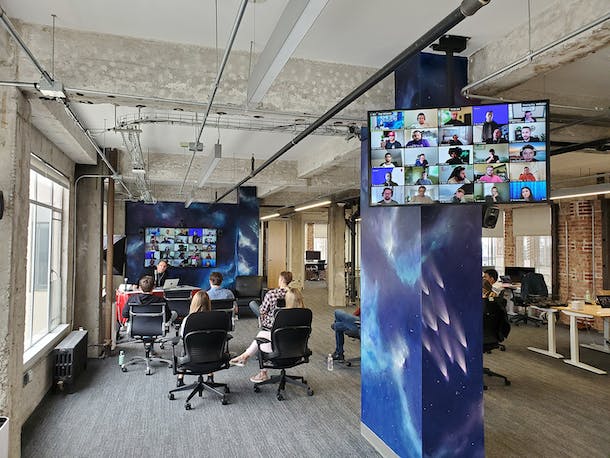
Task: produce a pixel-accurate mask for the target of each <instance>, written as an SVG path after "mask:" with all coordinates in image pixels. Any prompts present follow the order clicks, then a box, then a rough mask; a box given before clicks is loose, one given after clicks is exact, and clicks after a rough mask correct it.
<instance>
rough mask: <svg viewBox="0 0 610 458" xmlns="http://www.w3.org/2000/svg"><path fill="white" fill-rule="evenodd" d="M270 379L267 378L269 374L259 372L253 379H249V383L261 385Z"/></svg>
mask: <svg viewBox="0 0 610 458" xmlns="http://www.w3.org/2000/svg"><path fill="white" fill-rule="evenodd" d="M270 378H271V377H269V374H267V373H266V372H259V373H258V374H256V375H255V376H254V377H250V381H251V382H252V383H262V382H266V381H267V380H269V379H270Z"/></svg>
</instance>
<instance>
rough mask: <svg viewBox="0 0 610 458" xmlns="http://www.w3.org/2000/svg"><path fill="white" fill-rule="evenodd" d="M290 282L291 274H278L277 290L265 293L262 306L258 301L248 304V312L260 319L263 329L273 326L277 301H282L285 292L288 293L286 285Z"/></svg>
mask: <svg viewBox="0 0 610 458" xmlns="http://www.w3.org/2000/svg"><path fill="white" fill-rule="evenodd" d="M291 281H292V272H286V271H284V272H280V277H279V279H278V285H280V286H279V287H278V288H275V289H271V290H269V291H267V294H265V297H264V298H263V303H262V305H261V304H260V303H259V302H258V301H252V302H250V304H249V305H250V310H252V313H254V314H255V315H256V316H257V317H259V318H260V323H261V326H262V327H263V328H267V329H271V326H272V325H273V315H274V314H275V311H276V310H277V308H278V306H277V301H278V300H279V299H284V297H285V296H286V291H288V285H289V284H290V282H291Z"/></svg>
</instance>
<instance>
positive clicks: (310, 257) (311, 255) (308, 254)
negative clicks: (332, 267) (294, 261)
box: [305, 250, 321, 261]
mask: <svg viewBox="0 0 610 458" xmlns="http://www.w3.org/2000/svg"><path fill="white" fill-rule="evenodd" d="M320 255H321V253H320V252H319V251H313V250H307V251H305V259H306V260H307V261H318V260H319V259H320Z"/></svg>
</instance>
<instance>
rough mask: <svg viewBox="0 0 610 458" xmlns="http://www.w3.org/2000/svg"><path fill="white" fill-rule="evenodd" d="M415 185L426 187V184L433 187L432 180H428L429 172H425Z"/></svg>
mask: <svg viewBox="0 0 610 458" xmlns="http://www.w3.org/2000/svg"><path fill="white" fill-rule="evenodd" d="M415 184H417V185H424V184H427V185H431V184H432V180H431V179H430V178H428V172H426V171H425V170H424V171H423V172H422V173H421V176H420V177H419V178H418V179H417V181H416V182H415Z"/></svg>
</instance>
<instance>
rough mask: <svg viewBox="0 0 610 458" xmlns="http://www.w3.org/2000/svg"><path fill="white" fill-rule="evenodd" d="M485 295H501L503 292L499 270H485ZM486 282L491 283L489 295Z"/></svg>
mask: <svg viewBox="0 0 610 458" xmlns="http://www.w3.org/2000/svg"><path fill="white" fill-rule="evenodd" d="M483 280H484V281H483V297H499V296H500V295H501V294H502V290H503V289H504V288H503V287H502V283H501V282H499V281H498V271H497V270H496V269H487V270H486V271H485V272H483ZM485 282H487V283H488V284H489V288H488V292H487V295H485Z"/></svg>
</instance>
